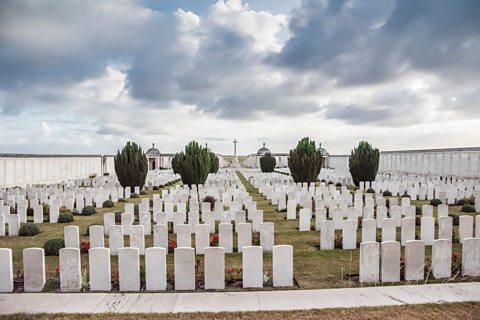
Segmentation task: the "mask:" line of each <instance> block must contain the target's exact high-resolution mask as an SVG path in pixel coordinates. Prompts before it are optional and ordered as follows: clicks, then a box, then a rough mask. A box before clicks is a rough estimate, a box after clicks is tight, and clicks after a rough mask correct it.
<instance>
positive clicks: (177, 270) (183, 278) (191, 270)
mask: <svg viewBox="0 0 480 320" xmlns="http://www.w3.org/2000/svg"><path fill="white" fill-rule="evenodd" d="M174 276H175V290H195V250H194V249H193V248H186V247H182V248H175V252H174Z"/></svg>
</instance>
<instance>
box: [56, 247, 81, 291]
mask: <svg viewBox="0 0 480 320" xmlns="http://www.w3.org/2000/svg"><path fill="white" fill-rule="evenodd" d="M59 256H60V259H59V260H60V291H62V292H78V291H80V290H81V289H82V281H81V272H80V266H81V264H80V249H78V248H62V249H60V250H59Z"/></svg>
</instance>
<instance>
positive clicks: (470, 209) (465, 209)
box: [462, 204, 475, 213]
mask: <svg viewBox="0 0 480 320" xmlns="http://www.w3.org/2000/svg"><path fill="white" fill-rule="evenodd" d="M462 212H466V213H472V212H475V207H474V206H472V205H471V204H464V205H463V206H462Z"/></svg>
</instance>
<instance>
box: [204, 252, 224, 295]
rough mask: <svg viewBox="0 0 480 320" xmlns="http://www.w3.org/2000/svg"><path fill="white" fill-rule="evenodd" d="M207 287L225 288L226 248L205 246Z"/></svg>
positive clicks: (207, 288)
mask: <svg viewBox="0 0 480 320" xmlns="http://www.w3.org/2000/svg"><path fill="white" fill-rule="evenodd" d="M205 289H206V290H209V289H216V290H224V289H225V249H224V248H221V247H218V248H217V247H209V248H205Z"/></svg>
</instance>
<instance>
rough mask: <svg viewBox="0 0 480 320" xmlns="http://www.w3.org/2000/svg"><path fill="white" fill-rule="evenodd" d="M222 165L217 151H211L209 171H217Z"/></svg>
mask: <svg viewBox="0 0 480 320" xmlns="http://www.w3.org/2000/svg"><path fill="white" fill-rule="evenodd" d="M219 167H220V160H218V157H217V155H216V154H215V153H213V152H210V171H209V173H217V172H218V168H219Z"/></svg>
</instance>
